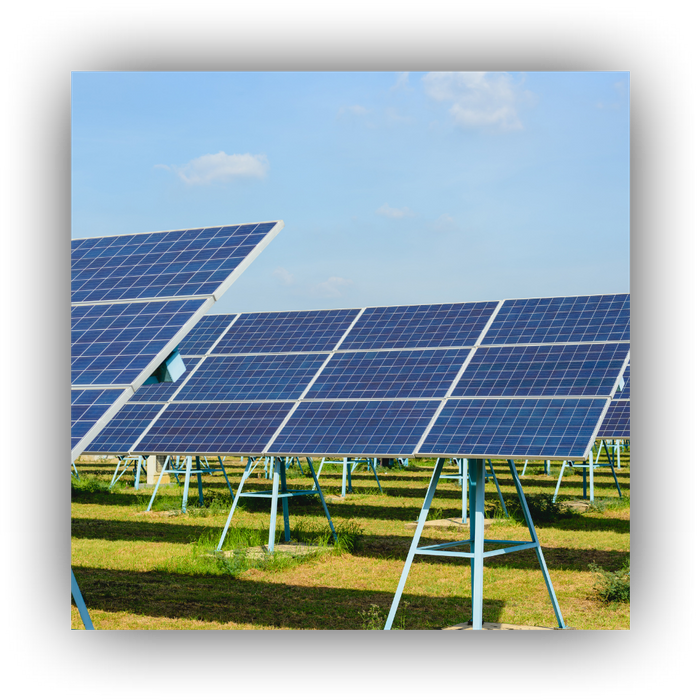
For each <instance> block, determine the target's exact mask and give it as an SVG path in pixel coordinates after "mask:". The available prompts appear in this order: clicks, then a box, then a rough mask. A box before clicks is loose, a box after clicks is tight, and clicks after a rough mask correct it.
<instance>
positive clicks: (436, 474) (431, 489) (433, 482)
mask: <svg viewBox="0 0 700 700" xmlns="http://www.w3.org/2000/svg"><path fill="white" fill-rule="evenodd" d="M444 463H445V459H444V458H443V457H441V458H440V459H438V461H437V462H436V463H435V469H434V471H433V475H432V477H431V478H430V484H429V486H428V493H426V494H425V500H424V501H423V507H422V508H421V511H420V515H419V516H418V523H417V524H416V532H415V534H414V535H413V540H412V541H411V547H410V549H409V550H408V556H407V557H406V562H405V563H404V565H403V571H402V572H401V578H400V579H399V585H398V587H397V588H396V593H394V600H393V601H392V603H391V609H390V610H389V617H387V620H386V624H385V625H384V629H385V630H390V629H391V626H392V624H394V617H396V610H397V608H398V607H399V601H400V600H401V594H402V593H403V589H404V586H405V585H406V579H407V578H408V572H409V570H410V569H411V564H412V563H413V557H415V555H416V549H417V547H418V542H419V541H420V536H421V533H422V532H423V527H424V526H425V521H426V518H427V517H428V510H430V504H431V503H432V501H433V497H434V496H435V489H436V488H437V484H438V480H439V479H440V472H441V471H442V465H443V464H444Z"/></svg>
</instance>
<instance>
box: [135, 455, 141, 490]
mask: <svg viewBox="0 0 700 700" xmlns="http://www.w3.org/2000/svg"><path fill="white" fill-rule="evenodd" d="M141 459H142V457H141V455H139V459H138V462H136V481H134V490H135V491H138V490H139V482H140V481H141Z"/></svg>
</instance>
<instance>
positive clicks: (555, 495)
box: [552, 460, 566, 503]
mask: <svg viewBox="0 0 700 700" xmlns="http://www.w3.org/2000/svg"><path fill="white" fill-rule="evenodd" d="M564 469H566V460H564V461H563V462H562V463H561V469H560V470H559V479H558V480H557V487H556V488H555V489H554V496H553V497H552V503H556V502H557V494H558V493H559V487H560V486H561V478H562V476H564Z"/></svg>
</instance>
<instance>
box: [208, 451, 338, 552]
mask: <svg viewBox="0 0 700 700" xmlns="http://www.w3.org/2000/svg"><path fill="white" fill-rule="evenodd" d="M272 459H273V467H274V473H273V478H272V489H271V490H270V491H248V492H244V491H243V486H244V485H245V482H246V481H247V479H248V477H250V475H251V474H252V472H253V469H255V467H256V466H257V465H258V464H259V463H260V459H258V460H254V458H253V457H249V458H248V464H247V465H246V468H245V471H244V472H243V476H242V477H241V482H240V484H238V488H237V489H236V495H235V496H234V498H233V504H232V505H231V510H230V511H229V514H228V518H227V519H226V525H224V529H223V532H222V533H221V538H220V539H219V544H218V545H217V547H216V551H217V552H219V551H221V548H222V547H223V545H224V540H225V539H226V533H227V532H228V529H229V527H230V525H231V520H232V519H233V513H234V511H235V510H236V506H237V505H238V500H239V499H240V498H242V497H245V498H269V499H270V501H271V502H270V527H269V531H268V533H269V534H268V540H267V549H268V551H269V552H270V553H272V552H274V549H275V531H276V528H277V509H278V503H279V501H280V500H281V501H282V514H283V518H284V541H285V542H289V540H290V531H289V504H288V499H289V498H293V497H294V496H312V495H315V494H318V496H319V498H320V499H321V505H322V506H323V512H324V513H325V515H326V519H327V520H328V524H329V525H330V528H331V533H332V534H333V539H334V540H335V541H336V542H337V541H338V535H337V534H336V531H335V528H334V527H333V520H332V519H331V514H330V512H329V511H328V506H327V505H326V499H325V498H324V497H323V491H322V490H321V486H320V484H319V483H318V477H317V476H316V472H315V471H314V465H313V460H312V459H311V458H309V457H307V458H306V463H307V464H308V465H309V469H310V471H311V476H312V477H313V480H314V487H315V488H313V489H304V490H302V489H294V490H291V491H290V490H289V489H288V488H287V469H286V464H287V460H286V458H280V457H273V458H272ZM282 459H284V463H283V462H282ZM280 482H281V484H280ZM280 487H281V488H280Z"/></svg>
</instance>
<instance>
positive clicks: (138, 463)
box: [109, 455, 146, 491]
mask: <svg viewBox="0 0 700 700" xmlns="http://www.w3.org/2000/svg"><path fill="white" fill-rule="evenodd" d="M145 463H146V457H144V456H142V455H126V456H124V457H122V456H119V455H117V466H116V467H115V468H114V474H113V475H112V481H110V482H109V488H110V489H111V488H112V487H113V486H114V484H116V483H117V481H119V479H121V478H122V477H123V476H124V474H126V472H127V471H128V470H129V468H131V469H133V470H134V473H135V480H134V489H135V490H136V491H138V488H139V484H140V482H141V470H142V469H144V468H145ZM120 467H123V469H122V471H121V473H120V472H119V468H120Z"/></svg>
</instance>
